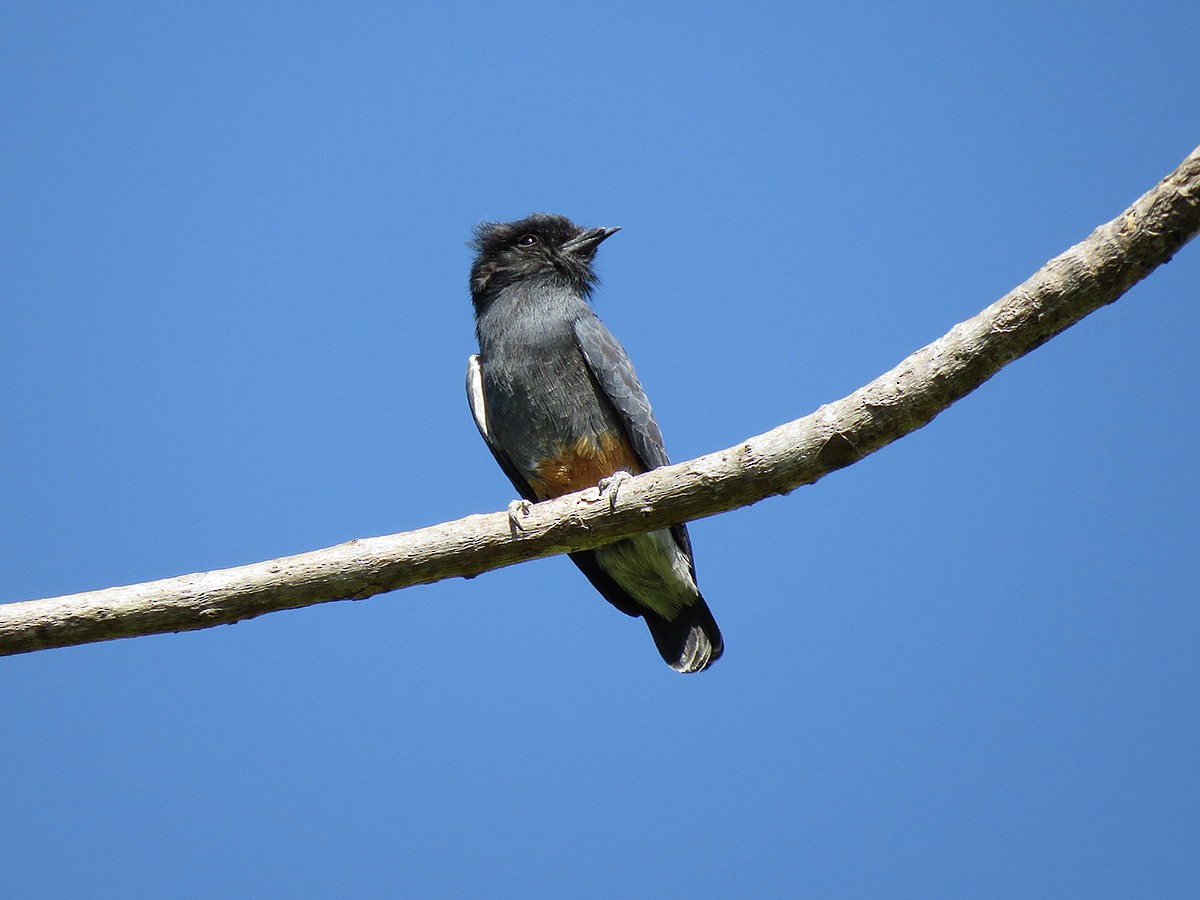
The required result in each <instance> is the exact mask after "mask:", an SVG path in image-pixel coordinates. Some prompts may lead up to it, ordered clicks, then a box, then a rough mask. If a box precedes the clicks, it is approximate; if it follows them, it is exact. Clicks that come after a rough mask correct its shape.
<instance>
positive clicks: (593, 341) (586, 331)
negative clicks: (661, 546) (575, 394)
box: [510, 316, 695, 576]
mask: <svg viewBox="0 0 1200 900" xmlns="http://www.w3.org/2000/svg"><path fill="white" fill-rule="evenodd" d="M575 342H576V344H577V345H578V346H579V352H580V353H582V354H583V359H584V362H586V363H587V367H588V371H590V372H591V373H592V378H594V379H595V380H596V384H597V385H599V387H600V390H601V391H602V392H603V393H604V395H605V396H606V397H607V398H608V401H609V403H611V404H612V408H613V410H614V411H615V412H616V414H617V418H618V419H620V421H621V426H622V427H623V428H624V429H625V436H626V437H628V438H629V444H630V446H632V447H633V451H634V453H636V454H637V455H638V458H639V459H641V461H642V464H643V465H644V466H645V467H646V470H647V471H649V470H650V469H657V468H659V467H660V466H665V465H669V464H670V462H671V461H670V460H669V459H668V458H667V451H666V448H665V447H663V437H662V431H661V430H659V427H658V423H657V422H656V421H654V413H653V412H652V411H651V409H650V400H649V399H648V398H647V397H646V391H645V390H644V389H643V388H642V383H641V382H640V381H639V380H638V377H637V372H635V371H634V369H633V363H632V362H630V360H629V355H628V354H627V353H626V352H625V348H624V347H622V346H621V344H620V342H618V341H617V339H616V338H615V337H613V335H612V332H610V331H609V330H608V329H607V328H605V327H604V324H603V323H602V322H601V321H600V320H599V319H597V318H595V317H593V316H586V317H584V318H581V319H580V320H579V321H577V322H576V323H575ZM510 477H511V476H510ZM671 534H672V535H673V536H674V537H675V541H676V542H677V543H678V544H679V546H680V548H682V550H683V552H684V553H685V554H686V555H687V557H688V562H689V563H691V559H692V541H691V539H690V538H689V537H688V533H687V528H685V527H684V526H683V525H676V526H675V527H674V528H672V529H671ZM694 574H695V573H694V572H693V576H694Z"/></svg>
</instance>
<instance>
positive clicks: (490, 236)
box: [471, 213, 620, 311]
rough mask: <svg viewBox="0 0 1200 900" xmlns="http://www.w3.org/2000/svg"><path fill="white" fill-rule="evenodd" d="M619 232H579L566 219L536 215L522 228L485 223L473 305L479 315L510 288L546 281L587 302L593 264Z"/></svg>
mask: <svg viewBox="0 0 1200 900" xmlns="http://www.w3.org/2000/svg"><path fill="white" fill-rule="evenodd" d="M618 231H620V228H580V227H579V226H578V225H576V224H575V223H573V222H572V221H571V220H570V219H568V218H566V217H565V216H556V215H549V214H547V213H534V214H533V215H531V216H527V217H526V218H524V219H521V220H520V221H519V222H484V223H483V224H481V225H480V226H479V227H478V228H476V229H475V240H473V241H472V242H471V248H472V249H473V250H475V251H476V253H477V256H476V257H475V264H474V265H472V266H471V299H472V300H473V301H474V302H475V309H476V311H480V310H482V309H483V307H484V306H485V305H487V303H488V302H489V301H491V300H492V299H494V298H495V297H496V296H497V295H498V294H499V293H500V292H501V291H502V290H504V289H505V288H506V287H508V286H509V285H512V284H516V283H518V282H522V281H526V280H548V281H550V282H552V283H553V282H557V283H560V284H563V285H565V286H567V287H571V288H573V289H575V290H577V291H579V293H580V294H582V295H584V296H586V295H587V294H588V293H589V292H590V291H591V289H592V287H593V285H595V284H596V281H597V278H596V273H595V271H594V270H593V269H592V259H593V258H594V257H595V256H596V248H597V247H599V246H600V242H601V241H603V240H604V239H605V238H607V237H610V236H612V235H613V234H616V233H617V232H618Z"/></svg>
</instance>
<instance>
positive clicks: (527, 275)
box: [467, 213, 724, 673]
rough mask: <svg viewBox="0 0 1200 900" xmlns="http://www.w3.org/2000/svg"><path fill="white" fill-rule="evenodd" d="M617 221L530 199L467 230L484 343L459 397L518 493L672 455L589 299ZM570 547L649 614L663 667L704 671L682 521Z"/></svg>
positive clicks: (700, 602)
mask: <svg viewBox="0 0 1200 900" xmlns="http://www.w3.org/2000/svg"><path fill="white" fill-rule="evenodd" d="M619 230H620V229H619V228H581V227H579V226H577V225H575V224H574V223H573V222H571V220H570V219H568V218H566V217H565V216H561V215H552V214H548V213H534V214H532V215H529V216H527V217H526V218H524V219H521V220H519V221H515V222H484V223H482V224H480V225H479V226H478V227H476V229H475V235H474V240H473V241H471V243H470V244H469V246H470V247H471V248H472V249H473V250H474V251H475V253H476V256H475V260H474V263H473V264H472V266H471V274H470V288H471V301H472V304H473V306H474V313H475V334H476V337H477V338H478V341H479V353H478V354H474V355H472V356H471V357H470V358H469V360H468V363H467V399H468V402H469V405H470V408H471V413H472V416H473V418H474V419H475V425H476V427H478V429H479V433H480V434H481V435H482V436H483V439H484V441H485V442H486V443H487V446H488V448H489V449H490V450H491V452H492V455H493V456H494V457H495V458H496V461H497V462H498V463H499V464H500V468H501V469H502V470H503V472H504V474H505V475H507V476H508V478H509V480H510V481H512V483H513V486H514V487H515V488H516V489H517V491H518V493H519V494H520V495H521V497H522V500H521V501H514V502H515V503H524V504H528V503H533V502H537V501H539V500H547V499H550V498H553V497H560V496H562V495H564V494H569V493H572V492H574V491H578V490H583V489H584V488H587V487H592V486H595V485H597V484H598V483H600V482H602V481H604V480H605V479H613V478H614V477H615V478H616V479H617V483H618V484H619V480H620V479H621V478H623V477H625V476H627V475H637V474H640V473H642V472H648V471H650V470H651V469H656V468H658V467H660V466H665V465H668V464H669V460H668V458H667V453H666V450H665V449H664V447H663V438H662V432H661V430H660V429H659V427H658V423H657V422H656V421H655V419H654V414H653V412H652V411H651V409H650V401H649V400H648V399H647V398H646V392H645V390H644V389H643V388H642V384H641V382H640V381H639V380H638V376H637V373H636V372H635V371H634V368H633V363H632V362H630V359H629V356H628V355H627V354H626V352H625V349H624V348H623V347H622V346H621V344H620V343H619V342H618V341H617V339H616V338H615V337H614V336H613V335H612V333H611V332H610V331H609V330H608V329H607V328H606V327H605V326H604V324H603V323H602V322H601V321H600V319H599V318H598V317H597V315H596V313H595V312H594V311H593V309H592V307H591V304H590V299H591V295H592V292H593V289H594V288H595V287H596V285H597V284H598V278H597V276H596V272H595V269H594V267H593V261H594V259H595V256H596V249H597V248H598V247H599V246H600V244H601V242H603V241H605V240H607V239H608V238H610V237H612V235H614V234H616V232H617V231H619ZM569 556H570V558H571V560H572V562H574V563H575V565H576V566H578V567H579V569H580V570H581V571H582V572H583V574H584V575H585V576H587V579H588V580H589V581H590V582H591V583H592V585H593V586H594V587H595V588H596V590H597V591H599V592H600V594H601V595H602V596H603V597H604V598H605V599H606V600H608V602H609V603H611V604H612V605H613V606H615V607H616V608H617V609H619V610H620V611H621V612H623V613H626V614H627V615H630V616H635V617H641V618H642V619H644V620H645V622H646V625H647V626H648V627H649V629H650V635H651V637H652V638H653V639H654V644H655V646H656V647H657V648H658V652H659V654H660V655H661V656H662V658H663V659H664V660H665V661H666V662H667V664H668V665H670V666H671V668H673V669H675V670H676V671H678V672H685V673H690V672H700V671H703V670H704V669H707V668H708V667H709V666H711V665H712V664H713V663H714V662H716V660H717V659H718V658H720V656H721V653H722V652H723V650H724V640H723V638H722V637H721V631H720V629H719V628H718V627H717V623H716V620H715V619H714V618H713V614H712V612H711V611H710V610H709V608H708V604H707V603H706V602H705V601H704V597H703V596H701V594H700V590H699V588H698V587H697V585H696V566H695V562H694V560H693V557H692V545H691V540H690V538H689V537H688V532H687V527H686V526H685V525H682V524H680V525H675V526H673V527H671V528H666V529H662V530H660V531H654V532H651V533H649V534H643V535H638V536H635V537H630V538H625V539H623V540H620V541H617V542H615V543H612V544H608V545H606V546H603V547H599V548H597V549H595V550H585V551H579V552H575V553H571V554H569Z"/></svg>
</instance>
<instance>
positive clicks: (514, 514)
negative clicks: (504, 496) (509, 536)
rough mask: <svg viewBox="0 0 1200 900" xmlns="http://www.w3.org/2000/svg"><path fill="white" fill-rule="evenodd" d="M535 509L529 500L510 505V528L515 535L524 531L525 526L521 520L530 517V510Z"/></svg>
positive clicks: (514, 502) (516, 501)
mask: <svg viewBox="0 0 1200 900" xmlns="http://www.w3.org/2000/svg"><path fill="white" fill-rule="evenodd" d="M531 509H533V504H532V503H530V502H529V501H528V500H514V501H513V502H512V503H510V504H508V527H509V529H510V530H511V531H513V532H514V533H516V532H518V531H524V530H525V526H524V525H522V524H521V519H522V518H523V517H524V516H527V515H529V510H531Z"/></svg>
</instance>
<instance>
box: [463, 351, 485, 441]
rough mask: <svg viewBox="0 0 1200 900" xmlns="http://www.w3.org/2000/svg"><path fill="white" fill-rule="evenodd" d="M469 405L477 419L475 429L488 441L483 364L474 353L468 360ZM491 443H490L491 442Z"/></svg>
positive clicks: (472, 414)
mask: <svg viewBox="0 0 1200 900" xmlns="http://www.w3.org/2000/svg"><path fill="white" fill-rule="evenodd" d="M467 403H469V404H470V405H471V416H472V417H473V418H474V419H475V427H476V428H478V429H479V433H480V434H482V435H483V439H484V440H485V441H486V440H487V439H488V427H487V406H486V405H485V404H484V402H483V364H482V363H480V361H479V354H478V353H472V354H471V356H470V357H468V358H467ZM489 443H490V442H489Z"/></svg>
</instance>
